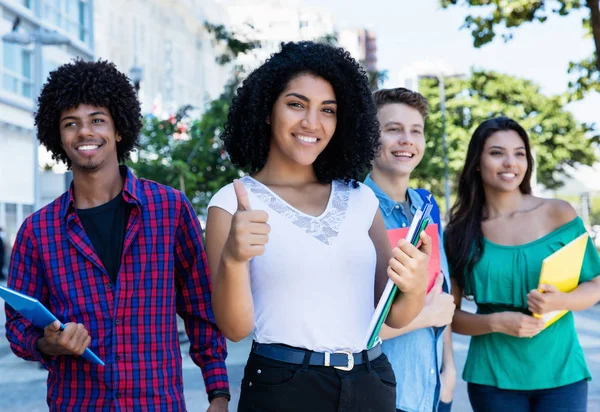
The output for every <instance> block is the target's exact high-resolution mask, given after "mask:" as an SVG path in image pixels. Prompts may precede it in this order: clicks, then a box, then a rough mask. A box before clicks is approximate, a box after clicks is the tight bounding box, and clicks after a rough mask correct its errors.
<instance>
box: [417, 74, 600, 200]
mask: <svg viewBox="0 0 600 412" xmlns="http://www.w3.org/2000/svg"><path fill="white" fill-rule="evenodd" d="M419 91H420V92H421V93H422V94H423V95H424V96H425V97H427V99H428V100H429V104H430V106H431V111H430V115H429V117H428V118H427V121H426V125H425V136H426V141H427V143H426V145H427V146H426V147H427V148H426V151H425V156H424V158H423V160H422V161H421V164H420V165H419V167H417V168H416V169H415V171H414V172H413V178H414V181H413V182H412V184H414V185H416V186H420V187H425V188H427V189H430V190H431V191H432V192H433V193H434V194H435V195H436V196H438V197H440V198H441V197H442V196H443V184H444V181H443V176H444V165H443V150H442V130H441V128H442V120H441V112H440V98H439V89H438V81H437V80H433V79H422V80H421V83H420V87H419ZM564 104H565V100H564V98H563V97H560V96H550V97H549V96H545V95H543V94H541V93H540V87H539V86H538V85H536V84H535V83H533V82H531V81H529V80H524V79H519V78H515V77H512V76H509V75H504V74H500V73H496V72H484V71H473V72H472V73H471V75H470V77H469V78H467V79H447V80H446V111H447V117H446V125H447V129H446V130H447V142H448V159H449V162H448V163H449V164H448V166H449V175H450V179H451V182H452V183H453V184H455V183H456V180H457V179H458V175H459V173H460V172H461V170H462V167H463V162H464V159H465V156H466V152H467V146H468V143H469V140H470V138H471V135H472V134H473V131H474V130H475V128H476V127H477V126H478V125H479V124H480V123H481V122H482V121H484V120H486V119H488V118H490V117H494V116H499V115H505V116H508V117H511V118H513V119H515V120H516V121H518V122H519V123H520V124H521V125H522V126H523V127H524V128H525V130H526V131H527V132H528V134H529V136H530V139H531V142H532V147H533V150H534V151H535V154H536V159H537V161H536V165H537V178H538V182H539V183H541V184H543V185H544V186H545V187H546V188H548V189H555V188H558V187H560V186H561V182H560V180H559V179H558V178H559V177H560V175H563V176H564V175H566V174H567V173H568V172H567V170H566V169H565V166H566V165H569V166H575V165H578V164H585V165H592V164H593V163H594V162H595V161H596V160H597V159H596V156H595V154H594V146H595V145H596V144H597V143H598V139H599V138H600V136H598V135H593V133H594V128H593V125H589V124H585V123H579V122H577V121H576V120H575V118H574V117H573V115H572V114H571V113H570V112H568V111H566V110H564V109H563V106H564Z"/></svg>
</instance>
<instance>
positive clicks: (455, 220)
mask: <svg viewBox="0 0 600 412" xmlns="http://www.w3.org/2000/svg"><path fill="white" fill-rule="evenodd" d="M505 130H512V131H514V132H516V133H517V134H518V135H519V136H521V139H522V140H523V144H524V145H525V153H526V156H527V171H526V172H525V176H524V177H523V181H522V182H521V184H520V185H519V189H520V191H521V193H524V194H530V193H531V173H532V171H533V162H534V160H533V156H532V154H531V147H530V145H529V137H528V136H527V132H526V131H525V129H523V128H522V127H521V125H519V123H517V122H516V121H514V120H513V119H510V118H508V117H504V116H500V117H494V118H492V119H488V120H486V121H484V122H483V123H481V124H480V125H479V126H478V127H477V129H475V132H473V136H472V137H471V141H470V142H469V149H468V151H467V157H466V159H465V165H464V167H463V170H462V173H461V175H460V179H459V181H458V197H457V199H456V202H455V203H454V206H452V211H451V215H450V222H448V226H447V228H446V231H445V233H444V246H445V248H446V255H447V256H448V264H449V266H450V273H452V276H453V277H454V278H455V279H456V281H457V283H458V285H459V286H460V287H461V288H462V289H463V290H464V287H465V282H466V278H467V275H468V274H469V273H471V271H472V270H473V266H474V265H475V263H477V261H478V260H479V259H480V258H481V255H482V253H483V232H482V231H481V221H482V220H483V205H484V204H485V193H484V191H483V183H482V181H481V173H480V172H479V170H478V168H479V165H480V162H481V153H482V152H483V147H484V145H485V142H486V140H487V139H488V138H489V137H490V136H491V135H493V134H494V133H496V132H499V131H505Z"/></svg>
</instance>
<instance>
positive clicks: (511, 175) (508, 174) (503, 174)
mask: <svg viewBox="0 0 600 412" xmlns="http://www.w3.org/2000/svg"><path fill="white" fill-rule="evenodd" d="M500 176H504V177H508V178H513V177H516V176H517V175H516V174H514V173H500Z"/></svg>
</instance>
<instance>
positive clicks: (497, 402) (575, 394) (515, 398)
mask: <svg viewBox="0 0 600 412" xmlns="http://www.w3.org/2000/svg"><path fill="white" fill-rule="evenodd" d="M468 392H469V400H470V401H471V406H472V407H473V411H475V412H505V411H510V412H547V411H552V412H586V411H587V393H588V383H587V381H586V380H585V379H584V380H581V381H579V382H575V383H572V384H570V385H565V386H559V387H558V388H551V389H537V390H529V391H521V390H508V389H499V388H496V387H495V386H487V385H478V384H476V383H469V384H468Z"/></svg>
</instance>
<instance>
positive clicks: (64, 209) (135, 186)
mask: <svg viewBox="0 0 600 412" xmlns="http://www.w3.org/2000/svg"><path fill="white" fill-rule="evenodd" d="M119 172H120V173H121V176H123V177H124V178H125V183H124V184H123V199H125V201H126V202H127V203H133V204H137V205H138V206H141V205H142V196H141V194H142V188H141V187H140V186H141V182H140V181H139V180H138V179H137V178H136V177H135V176H134V174H133V172H132V171H131V169H130V168H128V167H127V166H124V165H121V166H119ZM75 210H76V207H75V196H74V186H73V182H71V185H70V187H69V190H68V191H67V192H66V193H65V194H64V195H63V199H62V202H61V205H60V216H61V217H62V218H63V219H65V218H68V217H69V215H70V214H71V213H75Z"/></svg>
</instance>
